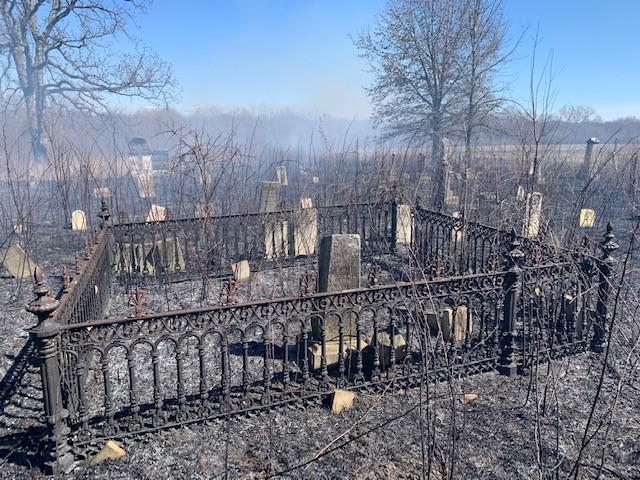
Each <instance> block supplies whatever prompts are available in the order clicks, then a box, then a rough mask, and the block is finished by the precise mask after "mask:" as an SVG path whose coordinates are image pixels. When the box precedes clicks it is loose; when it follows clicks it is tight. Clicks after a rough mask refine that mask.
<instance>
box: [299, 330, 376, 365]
mask: <svg viewBox="0 0 640 480" xmlns="http://www.w3.org/2000/svg"><path fill="white" fill-rule="evenodd" d="M360 345H361V348H362V351H363V353H364V349H365V348H366V347H367V342H365V341H361V342H360ZM325 349H326V354H325V355H326V360H327V368H330V367H334V366H337V365H338V363H339V362H340V341H339V340H330V341H328V342H326V343H325ZM342 355H343V357H344V363H345V366H346V368H347V370H349V371H352V372H355V371H357V369H358V367H357V361H358V347H357V339H356V338H355V337H346V338H345V339H344V341H343V342H342ZM307 361H308V362H309V370H319V369H320V368H322V343H321V342H313V343H311V344H310V345H309V346H308V348H307Z"/></svg>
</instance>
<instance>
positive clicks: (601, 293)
mask: <svg viewBox="0 0 640 480" xmlns="http://www.w3.org/2000/svg"><path fill="white" fill-rule="evenodd" d="M603 236H604V240H602V242H600V248H601V249H602V252H603V254H602V258H601V259H600V260H598V272H599V274H598V303H597V306H596V319H595V322H594V325H593V338H592V339H591V350H592V351H594V352H596V353H601V352H603V351H604V349H605V347H606V341H607V340H606V335H607V326H608V325H609V323H610V320H611V312H610V311H609V300H610V298H611V293H612V292H611V290H612V289H611V280H612V278H613V276H614V274H615V267H616V264H617V263H618V260H616V258H615V257H614V256H613V252H615V251H616V250H617V249H618V248H620V246H619V245H618V244H617V243H616V242H615V241H614V238H615V235H614V234H613V225H612V224H611V222H609V223H608V224H607V231H606V233H605V234H604V235H603Z"/></svg>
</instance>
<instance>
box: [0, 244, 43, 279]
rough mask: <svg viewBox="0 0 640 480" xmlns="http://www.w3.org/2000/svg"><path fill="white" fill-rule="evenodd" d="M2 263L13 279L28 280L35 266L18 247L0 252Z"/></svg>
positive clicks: (14, 246)
mask: <svg viewBox="0 0 640 480" xmlns="http://www.w3.org/2000/svg"><path fill="white" fill-rule="evenodd" d="M0 258H2V263H3V265H4V266H5V268H6V269H7V270H9V273H10V274H11V275H12V276H13V277H15V278H28V277H30V276H31V275H33V272H34V270H35V269H36V264H35V262H34V261H33V260H31V259H30V258H29V256H28V255H27V254H26V252H25V251H24V250H23V249H22V247H21V246H20V245H13V246H12V247H9V248H8V249H7V250H4V251H2V252H0Z"/></svg>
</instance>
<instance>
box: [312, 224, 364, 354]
mask: <svg viewBox="0 0 640 480" xmlns="http://www.w3.org/2000/svg"><path fill="white" fill-rule="evenodd" d="M360 248H361V247H360V235H356V234H350V233H341V234H334V235H329V236H327V237H323V238H322V240H321V241H320V252H319V255H318V292H340V291H343V290H351V289H353V288H360ZM355 316H356V313H355V312H352V313H351V314H348V315H345V316H344V317H343V319H342V326H343V335H344V336H345V337H349V338H347V340H346V341H347V342H348V343H353V344H354V345H355V334H356V318H355ZM311 328H312V333H313V338H314V339H316V340H322V331H321V324H320V321H319V319H315V321H313V320H312V322H311ZM351 337H353V338H351ZM324 338H325V340H326V341H327V342H338V341H339V340H338V339H339V326H338V318H337V317H335V316H334V315H332V316H331V317H330V318H325V336H324Z"/></svg>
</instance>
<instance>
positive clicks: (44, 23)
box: [0, 0, 175, 161]
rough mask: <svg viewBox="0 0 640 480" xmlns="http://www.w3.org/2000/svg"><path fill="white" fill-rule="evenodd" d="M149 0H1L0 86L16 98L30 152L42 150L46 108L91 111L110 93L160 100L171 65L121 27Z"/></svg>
mask: <svg viewBox="0 0 640 480" xmlns="http://www.w3.org/2000/svg"><path fill="white" fill-rule="evenodd" d="M150 3H151V1H150V0H48V1H45V0H2V2H0V5H1V6H0V55H1V58H2V61H3V67H4V68H3V71H2V77H1V78H2V83H3V85H2V86H3V90H5V92H9V94H10V95H12V96H13V97H14V98H16V99H17V100H18V101H19V104H20V105H22V106H24V109H25V112H26V118H27V123H28V125H27V127H28V131H29V135H30V139H31V145H32V149H33V154H34V156H35V158H36V159H37V160H39V161H45V160H46V159H47V158H48V154H47V148H46V146H45V140H44V139H45V135H44V133H45V119H46V112H47V110H48V109H49V108H51V107H52V106H54V105H60V106H63V107H65V108H68V107H71V108H74V109H78V110H81V111H85V112H96V111H100V110H105V109H107V107H108V101H109V97H112V96H114V95H117V96H127V97H141V98H144V99H147V100H149V101H151V102H154V103H156V104H166V103H167V102H168V100H170V98H171V96H172V94H173V91H174V90H173V87H174V85H175V82H174V79H173V76H172V73H171V68H170V67H169V65H167V64H166V63H165V62H164V61H162V60H161V59H160V58H159V57H158V56H157V55H156V54H155V53H154V52H152V51H150V50H149V48H148V47H146V46H145V45H143V44H142V43H141V42H140V41H139V40H138V39H136V38H135V37H134V36H132V35H131V34H130V33H129V28H130V26H131V25H132V24H133V23H134V20H135V17H136V15H138V14H142V13H146V12H147V10H148V7H149V6H150Z"/></svg>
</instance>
